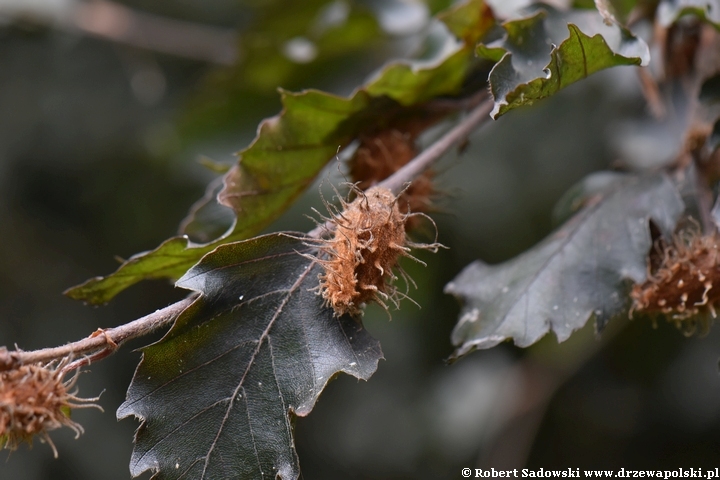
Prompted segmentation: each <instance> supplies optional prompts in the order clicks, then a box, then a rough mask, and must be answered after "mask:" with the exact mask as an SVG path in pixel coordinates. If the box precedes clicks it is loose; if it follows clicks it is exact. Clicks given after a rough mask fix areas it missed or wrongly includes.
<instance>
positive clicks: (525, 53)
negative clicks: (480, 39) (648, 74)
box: [477, 6, 649, 118]
mask: <svg viewBox="0 0 720 480" xmlns="http://www.w3.org/2000/svg"><path fill="white" fill-rule="evenodd" d="M503 27H504V29H505V31H506V35H505V37H504V38H503V39H501V40H498V41H495V42H492V43H489V44H487V45H485V44H481V45H480V46H478V49H477V52H478V55H480V56H482V57H485V58H488V59H491V60H494V61H497V63H496V65H495V66H494V67H493V69H492V71H491V72H490V90H491V92H492V94H493V97H494V98H495V108H494V109H493V111H492V112H491V116H492V117H493V118H498V117H499V116H501V115H503V114H505V113H506V112H508V111H509V110H512V109H513V108H517V107H521V106H526V105H532V104H533V103H535V102H536V101H538V100H541V99H543V98H547V97H550V96H552V95H554V94H555V93H557V92H558V91H559V90H561V89H563V88H565V87H567V86H568V85H571V84H573V83H575V82H577V81H578V80H582V79H584V78H586V77H588V76H589V75H591V74H593V73H595V72H597V71H599V70H603V69H606V68H610V67H616V66H621V65H647V63H648V61H649V50H648V47H647V45H646V44H645V42H643V41H642V40H641V39H639V38H637V37H635V36H633V35H632V34H631V33H630V32H629V31H628V30H626V29H624V28H622V27H620V26H618V25H607V24H605V23H604V22H603V18H602V16H601V15H600V14H599V13H598V12H597V11H588V10H581V11H572V12H569V13H561V12H558V11H556V10H553V9H551V8H550V7H547V6H543V7H542V8H541V9H538V10H536V11H535V12H534V13H533V14H532V15H531V16H528V17H525V18H520V19H517V20H511V21H508V22H506V23H505V24H503Z"/></svg>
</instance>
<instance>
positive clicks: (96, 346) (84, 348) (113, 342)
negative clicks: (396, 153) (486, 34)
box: [0, 99, 493, 371]
mask: <svg viewBox="0 0 720 480" xmlns="http://www.w3.org/2000/svg"><path fill="white" fill-rule="evenodd" d="M492 106H493V103H492V100H491V99H486V100H485V101H483V102H481V103H480V104H479V105H478V106H476V107H475V108H474V109H473V110H471V111H470V113H468V115H467V116H466V117H464V118H463V119H462V120H460V122H458V124H457V125H456V126H454V127H453V128H452V129H450V131H448V132H447V133H446V134H445V135H443V136H442V137H441V138H440V139H438V140H437V141H436V142H435V143H433V144H432V145H430V146H429V147H428V148H426V149H425V150H423V152H422V153H420V154H419V155H418V156H416V157H415V158H414V159H412V160H411V161H410V162H408V163H407V164H406V165H405V166H403V167H402V168H401V169H400V170H398V171H397V172H395V173H394V174H392V175H391V176H390V177H388V178H387V179H385V180H383V181H382V182H380V183H379V184H378V185H379V186H382V187H385V188H388V189H390V190H391V191H393V193H395V194H398V193H399V192H400V191H401V190H402V189H403V188H404V186H405V184H406V183H408V182H411V181H412V180H413V179H415V178H417V177H418V176H419V175H421V174H422V173H423V172H424V171H425V170H427V169H428V168H429V167H430V166H431V165H432V164H433V163H435V162H436V161H438V160H439V159H440V158H441V157H442V155H443V154H444V153H446V152H447V151H448V150H449V149H450V148H452V146H453V145H455V144H457V143H459V142H462V141H463V140H465V139H466V138H467V136H468V135H469V134H470V133H471V132H472V131H473V130H474V129H475V128H476V127H478V126H479V125H480V124H481V123H483V122H484V121H486V120H487V119H489V118H490V117H489V114H490V111H491V110H492ZM327 228H329V225H327V226H319V227H317V228H315V229H313V230H312V231H310V232H309V233H308V235H309V236H311V237H315V238H319V237H320V236H321V235H322V234H323V232H325V231H327ZM195 298H197V297H196V295H191V296H189V297H187V298H185V299H184V300H181V301H179V302H177V303H173V304H172V305H169V306H167V307H165V308H163V309H161V310H157V311H155V312H154V313H151V314H150V315H146V316H144V317H142V318H139V319H137V320H134V321H132V322H130V323H127V324H125V325H120V326H118V327H114V328H107V329H98V330H97V331H95V332H93V333H92V334H91V335H90V336H89V337H86V338H83V339H82V340H78V341H76V342H72V343H68V344H66V345H62V346H60V347H53V348H43V349H41V350H34V351H23V350H20V349H16V350H14V351H10V350H8V349H7V347H0V371H3V370H10V369H13V368H18V367H19V366H20V365H23V364H29V363H46V362H51V361H53V360H58V359H61V358H66V357H76V359H75V361H73V362H71V363H69V364H68V365H66V366H65V367H63V370H65V371H70V370H74V369H77V368H80V367H82V366H84V365H89V364H90V363H92V362H94V361H97V360H100V359H102V358H105V357H107V356H109V355H111V354H112V353H114V352H115V351H116V350H117V349H118V348H119V347H120V346H121V345H122V344H123V343H125V342H127V341H128V340H131V339H133V338H138V337H141V336H144V335H147V334H149V333H152V332H154V331H156V330H158V329H159V328H161V327H164V326H166V325H168V324H170V323H171V322H173V321H174V320H175V319H176V318H177V317H178V316H179V315H180V314H181V313H182V312H183V311H184V310H185V309H186V308H187V307H189V306H190V304H191V303H192V302H193V301H194V300H195Z"/></svg>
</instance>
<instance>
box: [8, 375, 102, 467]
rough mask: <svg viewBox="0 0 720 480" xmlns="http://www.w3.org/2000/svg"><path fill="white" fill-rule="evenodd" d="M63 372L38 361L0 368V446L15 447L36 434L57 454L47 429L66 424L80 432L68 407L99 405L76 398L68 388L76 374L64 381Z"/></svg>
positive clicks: (72, 383)
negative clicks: (10, 367) (37, 362)
mask: <svg viewBox="0 0 720 480" xmlns="http://www.w3.org/2000/svg"><path fill="white" fill-rule="evenodd" d="M60 366H62V364H61V365H60ZM63 376H64V373H63V372H62V370H61V368H56V369H52V368H48V367H47V366H42V365H23V366H21V367H19V368H17V369H14V370H9V371H4V372H0V448H7V449H10V450H15V449H16V448H17V447H18V446H19V445H20V443H22V442H28V443H31V442H32V438H33V437H34V436H36V435H37V436H39V437H40V438H41V440H44V441H46V442H47V443H48V444H49V445H50V447H51V448H52V449H53V453H54V455H55V457H57V449H56V448H55V445H54V444H53V442H52V440H51V439H50V437H49V436H48V432H49V431H50V430H55V429H56V428H60V427H63V426H66V427H69V428H70V429H72V430H73V431H74V432H75V434H76V436H79V435H80V434H81V433H82V432H83V428H82V426H81V425H80V424H78V423H77V422H74V421H73V420H71V419H70V411H71V409H73V408H83V407H94V408H98V409H100V410H102V408H100V407H99V406H98V405H95V404H91V403H87V402H92V401H95V400H97V399H95V398H90V399H82V398H78V397H76V396H75V395H74V393H72V392H69V391H68V389H69V388H72V386H73V385H74V383H75V380H76V379H77V375H75V376H74V377H73V378H72V379H70V380H69V381H67V382H64V381H63Z"/></svg>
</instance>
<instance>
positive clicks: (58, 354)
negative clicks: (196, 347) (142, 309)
mask: <svg viewBox="0 0 720 480" xmlns="http://www.w3.org/2000/svg"><path fill="white" fill-rule="evenodd" d="M194 300H195V297H194V296H191V297H188V298H185V299H183V300H180V301H179V302H177V303H173V304H172V305H169V306H167V307H165V308H163V309H160V310H157V311H155V312H154V313H151V314H149V315H146V316H144V317H142V318H138V319H137V320H133V321H132V322H130V323H126V324H125V325H120V326H118V327H114V328H107V329H103V330H99V331H98V332H99V333H100V334H97V333H98V332H96V333H93V334H92V335H90V336H89V337H86V338H83V339H82V340H78V341H76V342H72V343H68V344H65V345H62V346H59V347H52V348H43V349H41V350H33V351H23V350H19V349H18V350H14V351H10V350H8V349H7V348H6V347H0V370H10V369H13V368H17V367H19V366H20V365H23V364H29V363H47V362H50V361H52V360H57V359H60V358H65V357H69V356H73V357H79V356H82V355H87V356H88V357H89V358H90V357H94V356H97V357H100V358H104V357H106V356H108V355H110V354H111V353H113V352H114V351H115V350H116V349H117V348H118V347H119V346H120V345H122V344H123V343H125V342H127V341H128V340H131V339H133V338H138V337H142V336H144V335H147V334H149V333H152V332H154V331H156V330H158V329H159V328H161V327H163V326H165V325H168V324H169V323H170V322H172V321H173V320H175V319H176V318H177V317H178V316H179V315H180V314H181V313H182V312H183V310H185V309H186V308H187V307H189V306H190V304H191V303H192V302H193V301H194ZM103 354H104V355H103ZM78 360H79V361H78V362H73V363H76V364H77V365H76V366H75V368H77V367H80V366H82V364H87V363H88V362H82V361H81V360H82V359H78ZM68 366H69V365H68ZM66 369H67V368H66Z"/></svg>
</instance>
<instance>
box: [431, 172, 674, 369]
mask: <svg viewBox="0 0 720 480" xmlns="http://www.w3.org/2000/svg"><path fill="white" fill-rule="evenodd" d="M682 211H683V203H682V200H681V199H680V196H679V194H678V191H677V189H676V187H675V186H674V185H673V183H672V182H671V181H670V180H669V179H668V178H667V177H665V176H664V175H652V176H635V175H628V176H626V178H624V179H623V180H622V181H616V182H614V185H613V186H612V188H610V189H607V190H605V192H604V194H603V195H602V196H598V197H597V198H595V200H594V201H593V202H592V203H591V204H590V205H588V206H586V207H585V208H584V209H583V210H582V211H580V212H579V213H578V214H577V215H576V216H575V217H573V218H572V219H571V220H570V221H569V222H567V223H566V224H565V225H564V226H562V227H561V228H559V229H558V230H557V231H555V232H554V233H553V234H552V235H551V236H550V237H548V238H546V239H545V240H543V241H542V242H541V243H540V244H538V245H536V246H535V247H534V248H532V249H530V250H529V251H527V252H525V253H523V254H522V255H520V256H518V257H516V258H514V259H512V260H509V261H507V262H505V263H502V264H500V265H493V266H490V265H486V264H484V263H482V262H480V261H476V262H474V263H472V264H470V265H469V266H468V267H467V268H465V270H464V271H463V272H461V273H460V275H458V276H457V277H456V278H455V279H454V280H453V281H452V282H450V283H449V284H448V285H447V286H446V288H445V291H446V292H447V293H451V294H453V295H455V296H456V297H458V298H459V299H460V300H461V301H462V302H463V310H462V313H461V315H460V320H459V322H458V324H457V325H456V326H455V329H454V330H453V333H452V341H453V344H454V345H456V346H457V347H458V348H457V350H456V351H455V354H454V356H456V357H458V356H461V355H465V354H466V353H468V352H470V351H472V350H475V349H479V348H490V347H492V346H494V345H497V344H498V343H500V342H503V341H505V340H507V339H513V340H514V341H515V344H517V345H518V346H521V347H527V346H529V345H532V344H533V343H535V342H536V341H538V340H539V339H540V338H541V337H542V336H543V335H545V334H546V333H547V332H548V331H550V330H552V331H553V332H555V334H556V335H557V338H558V341H563V340H565V339H567V338H568V337H569V336H570V334H571V333H572V332H573V331H575V330H577V329H579V328H581V327H582V326H583V325H585V323H586V322H587V320H588V319H589V318H590V317H591V316H593V315H594V316H595V318H596V321H597V322H598V326H599V327H602V326H604V325H605V323H606V322H607V321H608V320H609V319H610V318H611V317H613V316H615V315H618V314H620V313H621V312H623V311H624V310H625V308H626V307H627V300H626V299H627V286H628V285H627V281H628V280H632V281H635V282H642V281H644V280H645V276H646V256H647V253H648V251H649V249H650V246H651V238H650V232H649V226H648V221H649V219H651V218H652V219H653V221H654V222H655V223H656V224H657V225H658V226H659V227H660V228H661V229H662V230H663V232H665V233H669V232H671V231H672V229H673V228H674V226H675V223H676V222H677V219H678V218H679V216H680V214H681V213H682Z"/></svg>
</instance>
